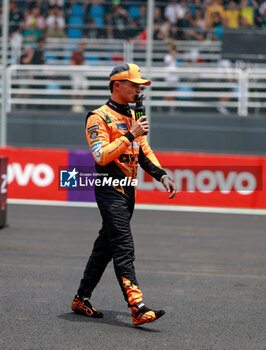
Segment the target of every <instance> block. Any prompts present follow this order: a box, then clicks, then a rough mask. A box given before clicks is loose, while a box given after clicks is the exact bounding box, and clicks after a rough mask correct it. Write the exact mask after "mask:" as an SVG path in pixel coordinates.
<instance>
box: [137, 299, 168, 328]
mask: <svg viewBox="0 0 266 350" xmlns="http://www.w3.org/2000/svg"><path fill="white" fill-rule="evenodd" d="M131 313H132V321H133V323H134V325H135V326H139V325H141V324H145V323H150V322H153V321H155V320H157V319H158V318H160V317H162V316H163V315H164V314H165V311H164V310H158V311H155V310H151V309H149V308H148V307H147V306H146V305H144V303H142V302H141V303H139V304H137V305H134V306H132V307H131Z"/></svg>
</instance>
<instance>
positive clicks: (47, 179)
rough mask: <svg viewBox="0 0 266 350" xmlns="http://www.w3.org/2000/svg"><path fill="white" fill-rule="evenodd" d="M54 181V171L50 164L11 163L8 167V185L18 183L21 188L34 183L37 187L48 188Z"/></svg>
mask: <svg viewBox="0 0 266 350" xmlns="http://www.w3.org/2000/svg"><path fill="white" fill-rule="evenodd" d="M53 180H54V170H53V169H52V168H51V167H50V166H49V165H48V164H44V163H42V164H37V165H36V164H33V163H27V164H26V165H25V166H21V164H20V163H11V164H8V167H7V183H8V184H10V183H12V182H13V181H16V182H17V184H18V185H19V186H27V185H28V184H29V183H30V182H32V183H33V184H34V185H36V186H37V187H47V186H49V185H51V183H52V182H53Z"/></svg>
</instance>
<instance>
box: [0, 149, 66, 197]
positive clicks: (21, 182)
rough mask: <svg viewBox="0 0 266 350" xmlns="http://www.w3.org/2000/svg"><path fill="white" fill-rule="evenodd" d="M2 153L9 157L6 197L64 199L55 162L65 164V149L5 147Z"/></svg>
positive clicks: (58, 164) (0, 152)
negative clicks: (59, 186)
mask: <svg viewBox="0 0 266 350" xmlns="http://www.w3.org/2000/svg"><path fill="white" fill-rule="evenodd" d="M1 155H2V156H6V157H8V180H7V182H8V198H23V199H45V200H63V201H65V200H67V193H66V192H64V191H58V183H59V172H58V166H60V165H65V164H68V151H66V150H49V149H33V148H12V147H6V148H0V156H1Z"/></svg>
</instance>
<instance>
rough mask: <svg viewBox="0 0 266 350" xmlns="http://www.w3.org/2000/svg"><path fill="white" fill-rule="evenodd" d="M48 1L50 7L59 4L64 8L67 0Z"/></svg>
mask: <svg viewBox="0 0 266 350" xmlns="http://www.w3.org/2000/svg"><path fill="white" fill-rule="evenodd" d="M48 3H49V7H54V6H57V7H61V8H63V7H64V5H65V0H48Z"/></svg>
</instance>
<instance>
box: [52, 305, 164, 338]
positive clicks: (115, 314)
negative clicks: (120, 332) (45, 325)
mask: <svg viewBox="0 0 266 350" xmlns="http://www.w3.org/2000/svg"><path fill="white" fill-rule="evenodd" d="M101 311H102V312H103V314H104V317H103V318H101V319H95V318H90V317H86V316H83V315H79V314H76V313H74V312H67V313H65V314H61V315H58V316H57V317H58V318H61V319H63V320H66V321H69V322H94V323H103V324H108V325H111V326H116V327H126V328H132V329H137V330H141V331H144V332H149V333H162V331H160V330H157V329H148V328H144V327H141V326H134V325H133V324H129V323H126V322H123V321H121V320H119V317H121V316H122V317H128V316H129V314H128V312H120V311H112V310H102V309H101Z"/></svg>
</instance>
